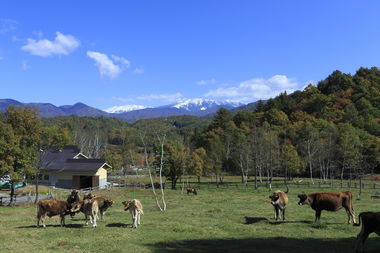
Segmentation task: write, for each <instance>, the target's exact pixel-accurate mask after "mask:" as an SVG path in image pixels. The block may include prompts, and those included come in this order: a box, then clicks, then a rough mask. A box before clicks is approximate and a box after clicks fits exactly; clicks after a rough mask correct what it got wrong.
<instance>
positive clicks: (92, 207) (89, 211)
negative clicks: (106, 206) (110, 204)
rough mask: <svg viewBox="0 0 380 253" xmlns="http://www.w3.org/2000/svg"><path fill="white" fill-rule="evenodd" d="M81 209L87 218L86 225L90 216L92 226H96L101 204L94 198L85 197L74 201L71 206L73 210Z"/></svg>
mask: <svg viewBox="0 0 380 253" xmlns="http://www.w3.org/2000/svg"><path fill="white" fill-rule="evenodd" d="M79 211H81V212H82V213H83V214H84V217H85V219H86V223H85V225H88V217H90V223H91V224H92V227H94V228H96V218H97V217H98V212H99V206H98V202H97V201H95V200H93V199H85V200H82V201H79V202H77V203H74V204H73V205H72V207H71V212H79Z"/></svg>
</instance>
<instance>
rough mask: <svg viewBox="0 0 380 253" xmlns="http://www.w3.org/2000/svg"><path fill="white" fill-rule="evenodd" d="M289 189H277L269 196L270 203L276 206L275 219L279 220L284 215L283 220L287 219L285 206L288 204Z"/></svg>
mask: <svg viewBox="0 0 380 253" xmlns="http://www.w3.org/2000/svg"><path fill="white" fill-rule="evenodd" d="M287 192H288V191H286V192H283V191H280V190H278V191H275V192H274V193H273V194H272V195H271V196H269V198H270V199H271V201H270V203H271V204H272V206H273V208H274V219H275V220H276V221H277V220H279V219H280V216H281V215H282V220H285V207H286V205H287V204H288V196H287V195H286V193H287Z"/></svg>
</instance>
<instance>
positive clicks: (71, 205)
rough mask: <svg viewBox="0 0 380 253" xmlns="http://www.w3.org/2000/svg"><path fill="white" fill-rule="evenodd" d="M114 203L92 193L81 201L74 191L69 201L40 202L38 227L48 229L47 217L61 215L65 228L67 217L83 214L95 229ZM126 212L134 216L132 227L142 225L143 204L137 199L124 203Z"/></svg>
mask: <svg viewBox="0 0 380 253" xmlns="http://www.w3.org/2000/svg"><path fill="white" fill-rule="evenodd" d="M112 204H113V201H112V200H111V199H105V198H103V197H96V196H95V195H92V194H91V193H89V194H87V195H85V196H84V197H83V200H80V197H79V192H78V191H76V190H73V191H72V192H71V194H70V195H69V196H68V197H67V200H66V201H64V200H40V201H38V203H37V227H39V226H40V224H41V225H42V226H43V227H46V225H45V224H44V219H45V217H46V216H48V217H49V218H50V217H53V216H57V215H59V216H60V218H61V226H65V216H66V215H70V216H71V217H73V216H74V215H75V214H76V213H78V212H82V213H83V214H84V217H85V220H86V223H85V224H86V225H88V219H90V223H91V224H92V226H93V227H94V228H95V227H96V220H97V219H99V215H98V214H100V219H102V220H103V217H104V213H105V212H106V210H107V209H108V208H109V207H111V206H112ZM123 204H124V210H125V211H129V212H130V213H131V215H132V227H133V228H137V225H140V215H141V214H144V212H143V207H142V204H141V202H140V201H139V200H137V199H132V200H126V201H124V202H123Z"/></svg>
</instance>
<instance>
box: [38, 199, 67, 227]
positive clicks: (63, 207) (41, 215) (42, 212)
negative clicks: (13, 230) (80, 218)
mask: <svg viewBox="0 0 380 253" xmlns="http://www.w3.org/2000/svg"><path fill="white" fill-rule="evenodd" d="M70 208H71V205H70V204H69V203H68V202H67V201H63V200H40V201H38V203H37V227H39V226H40V222H41V224H42V226H43V227H46V225H45V224H44V219H45V216H46V215H47V216H48V217H49V218H50V217H53V216H56V215H59V216H60V217H61V226H65V216H66V215H68V214H70V213H71V212H70Z"/></svg>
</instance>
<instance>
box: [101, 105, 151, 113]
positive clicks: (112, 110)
mask: <svg viewBox="0 0 380 253" xmlns="http://www.w3.org/2000/svg"><path fill="white" fill-rule="evenodd" d="M145 108H150V107H148V106H144V105H121V106H113V107H111V108H108V109H105V110H104V111H105V112H108V113H123V112H130V111H135V110H141V109H145Z"/></svg>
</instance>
